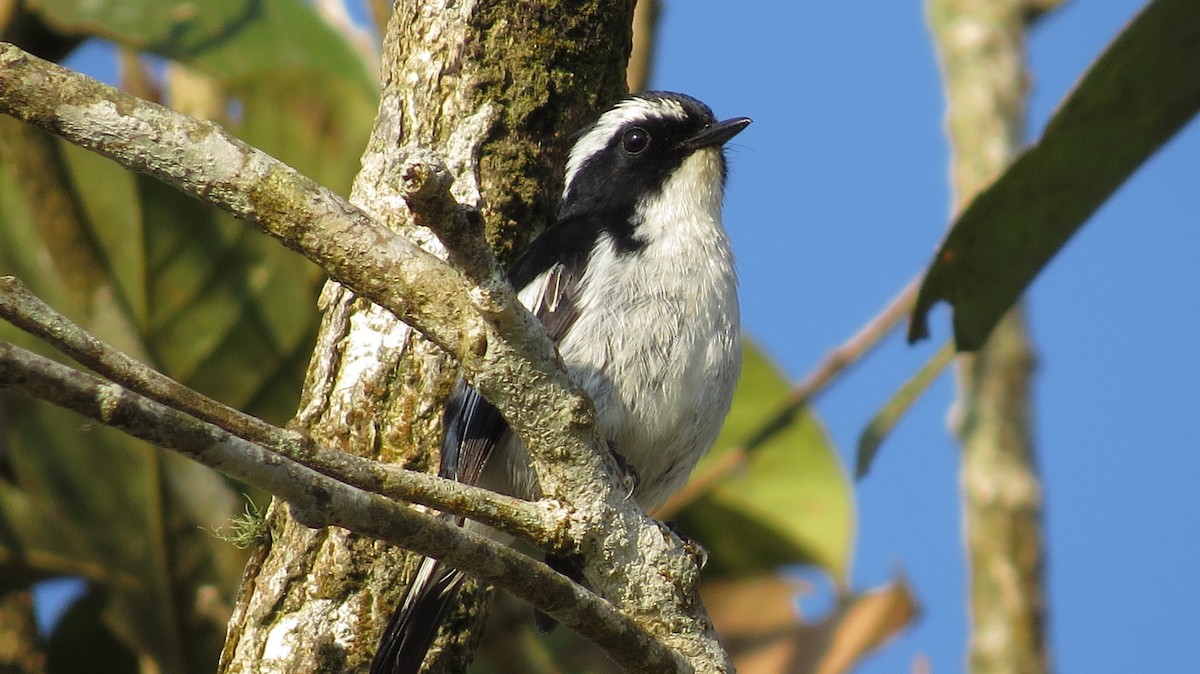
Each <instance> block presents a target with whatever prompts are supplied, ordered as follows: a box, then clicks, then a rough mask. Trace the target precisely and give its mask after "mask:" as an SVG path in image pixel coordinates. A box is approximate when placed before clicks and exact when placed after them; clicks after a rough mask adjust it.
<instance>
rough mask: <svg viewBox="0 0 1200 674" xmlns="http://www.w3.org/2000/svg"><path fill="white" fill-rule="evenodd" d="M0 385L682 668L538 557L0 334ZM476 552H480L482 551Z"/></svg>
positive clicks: (653, 666) (640, 657) (646, 668)
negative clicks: (290, 457)
mask: <svg viewBox="0 0 1200 674" xmlns="http://www.w3.org/2000/svg"><path fill="white" fill-rule="evenodd" d="M0 389H12V390H16V391H20V392H22V393H25V394H27V395H32V396H34V397H36V398H39V399H41V400H44V401H46V402H49V403H52V404H55V405H58V406H60V407H63V408H66V409H69V410H72V411H75V412H77V413H79V414H82V415H83V416H85V417H88V418H90V419H94V420H95V421H98V422H100V423H103V424H105V425H107V426H112V427H114V428H117V429H120V430H122V431H124V432H126V433H128V434H129V435H132V436H134V437H138V438H141V439H143V440H146V441H148V442H151V443H153V444H155V445H158V446H160V447H164V448H168V449H173V450H176V451H179V452H180V453H183V454H185V455H187V456H189V457H191V458H193V459H195V460H196V461H199V462H200V463H203V464H205V465H208V466H211V467H213V468H216V469H217V470H220V471H221V472H223V473H225V474H227V475H230V476H232V477H234V478H236V479H239V480H242V481H244V482H247V483H249V484H253V485H255V486H257V487H259V488H261V489H265V490H267V491H269V492H271V493H273V494H276V495H278V496H279V497H280V498H282V499H283V500H285V501H287V502H288V504H289V505H290V506H291V507H292V511H293V513H294V514H295V515H296V517H297V519H299V520H300V521H302V522H304V523H305V524H306V525H307V526H313V527H321V526H331V525H335V526H340V527H344V528H346V529H349V530H351V531H355V532H358V533H361V534H363V535H367V536H371V537H373V538H378V539H380V540H383V541H387V542H389V543H392V544H394V545H399V546H402V547H406V548H410V549H412V550H415V551H417V552H419V553H421V554H425V555H429V556H432V557H437V558H438V559H441V560H443V561H445V562H446V563H448V564H450V565H452V566H454V567H455V568H459V569H462V570H464V571H467V572H469V573H471V574H472V575H473V576H476V577H478V578H480V579H482V580H485V581H487V582H491V583H495V584H497V585H500V586H502V587H504V588H506V589H508V590H510V591H511V592H513V594H515V595H517V596H519V597H521V598H522V599H525V600H526V601H528V602H529V603H531V604H533V605H534V606H537V607H538V608H539V609H541V610H543V611H545V612H546V613H548V614H550V615H552V616H554V617H555V618H556V619H558V620H559V621H560V622H562V623H563V624H564V625H566V626H568V627H570V628H571V629H574V630H576V631H577V632H579V633H580V634H582V635H584V636H585V637H587V638H588V639H591V640H593V641H595V642H596V643H597V644H600V645H601V646H602V647H604V648H605V649H607V650H608V652H609V653H610V654H611V655H612V656H613V657H614V658H615V659H618V660H619V661H620V663H621V664H622V666H624V667H626V668H628V669H629V670H630V671H636V672H648V673H649V672H663V671H682V670H683V669H684V667H685V663H683V661H682V658H681V656H679V655H678V654H677V653H675V652H673V651H671V650H670V649H668V648H666V647H665V646H664V645H663V644H662V643H660V642H659V641H658V640H657V639H655V638H653V637H651V636H650V635H649V634H647V633H646V632H645V631H644V630H643V629H642V628H641V627H639V626H638V625H637V624H636V623H634V622H633V621H632V620H630V619H628V618H626V617H625V616H623V615H621V614H620V613H618V612H617V611H616V610H615V609H614V608H613V606H612V605H611V604H609V603H608V602H607V601H605V600H604V599H602V598H601V597H599V596H597V595H595V594H593V593H591V592H590V591H588V590H586V589H584V588H582V587H581V586H579V585H577V584H575V583H574V582H572V581H570V580H569V579H567V578H566V577H565V576H562V575H561V574H559V573H557V572H555V571H553V570H552V569H550V568H549V567H548V566H546V565H545V564H543V563H541V562H538V561H536V560H534V559H532V558H530V557H527V556H525V555H522V554H520V553H519V552H516V551H515V550H513V549H512V548H509V547H508V546H505V545H500V544H498V543H496V542H495V541H492V540H489V539H487V538H484V537H483V536H480V535H478V534H473V533H471V532H469V531H466V530H464V529H463V528H461V527H457V526H454V525H453V524H451V523H449V522H446V521H443V520H441V519H439V518H435V517H429V516H427V515H425V514H422V513H419V512H417V511H415V510H413V509H411V508H407V507H404V506H403V505H401V504H398V503H396V502H395V501H391V500H389V499H386V498H384V497H382V496H379V495H378V494H372V493H369V492H365V491H363V490H361V489H357V488H354V487H351V486H349V485H346V484H343V483H341V482H338V481H337V480H334V479H332V478H330V477H327V476H325V475H321V474H320V473H317V472H315V471H313V470H311V469H309V468H306V467H304V466H301V465H300V464H298V463H296V462H294V461H290V460H288V459H285V458H283V457H280V456H278V455H276V454H273V453H271V452H269V451H267V450H266V449H264V448H263V447H260V446H259V445H257V444H255V443H252V442H248V441H246V440H243V439H241V438H238V437H236V436H233V435H231V434H229V433H228V432H226V431H224V430H221V429H220V428H217V427H216V426H215V425H213V424H209V423H207V422H203V421H199V420H197V419H194V418H192V417H190V416H189V415H187V414H184V413H183V412H179V411H177V410H174V409H171V408H170V407H167V406H165V405H162V404H160V403H157V402H154V401H152V400H150V399H149V398H146V397H145V396H142V395H139V394H137V393H134V392H132V391H129V390H127V389H124V388H122V387H121V386H119V385H117V384H114V383H111V382H106V381H104V380H102V379H99V378H97V377H95V376H93V375H89V374H85V373H82V372H79V371H77V370H73V369H71V368H69V367H67V366H65V365H62V364H60V363H56V362H54V361H52V360H49V359H47V358H43V357H41V356H38V355H37V354H34V353H32V352H30V351H26V350H24V349H21V348H19V347H16V346H13V345H12V344H9V343H7V342H2V341H0ZM481 551H483V553H484V554H482V555H481V554H480V552H481Z"/></svg>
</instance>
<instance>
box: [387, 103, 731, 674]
mask: <svg viewBox="0 0 1200 674" xmlns="http://www.w3.org/2000/svg"><path fill="white" fill-rule="evenodd" d="M750 121H751V120H750V119H749V118H747V117H734V118H731V119H726V120H723V121H718V120H717V119H716V117H715V116H714V115H713V111H712V109H711V108H709V107H708V106H707V105H705V104H704V103H702V102H700V101H699V100H697V99H695V98H692V97H691V96H687V95H684V94H679V93H672V92H666V91H649V92H643V93H639V94H634V95H630V96H628V97H626V98H623V99H621V100H620V101H618V102H617V103H616V104H615V105H613V106H612V107H611V108H610V109H608V110H607V111H605V112H603V113H602V114H601V115H600V116H599V117H598V118H597V119H596V121H595V122H594V123H593V124H591V125H590V126H588V127H586V128H584V129H583V130H581V131H580V132H579V133H578V134H577V135H576V140H575V142H574V145H573V146H572V148H571V150H570V152H569V154H568V158H567V162H566V168H565V177H564V181H563V183H564V186H563V192H562V198H561V201H560V206H559V211H558V215H557V219H556V220H555V221H554V222H553V224H551V225H550V226H549V227H547V228H546V230H545V231H544V232H542V233H541V234H540V235H539V236H537V237H535V238H534V240H533V241H532V242H531V243H530V244H529V246H528V248H527V250H525V252H524V253H523V254H522V255H521V256H520V257H518V258H517V260H516V261H515V262H514V263H513V264H512V265H511V266H510V268H509V269H508V277H509V281H510V282H511V284H512V286H513V288H514V289H516V291H517V297H518V299H519V300H520V301H521V302H522V303H523V304H524V305H525V306H526V307H527V308H528V309H529V310H530V311H531V312H532V313H533V314H534V315H535V316H537V318H538V319H539V320H540V321H541V323H542V325H543V326H544V328H545V330H546V333H547V334H548V335H549V337H550V339H551V340H552V341H554V342H555V344H556V346H557V348H558V351H559V354H560V355H561V357H562V361H563V364H564V365H565V367H566V370H567V373H568V374H569V376H570V377H571V378H572V380H573V381H574V382H575V383H576V384H577V385H579V386H580V387H582V388H583V389H584V390H585V391H586V392H587V393H588V395H589V396H590V397H591V400H592V402H593V403H594V405H595V409H596V423H597V426H598V427H599V430H600V432H601V435H602V437H603V438H605V439H606V440H607V443H608V445H609V448H610V450H611V451H613V452H614V454H615V455H616V458H618V463H619V465H622V466H623V467H626V471H627V476H628V478H629V480H628V481H629V483H630V485H631V487H632V491H631V495H632V497H633V498H634V499H635V500H636V501H637V503H638V505H640V506H641V507H642V508H643V510H645V511H646V512H652V511H653V510H654V509H655V508H657V507H659V506H660V505H662V504H663V502H664V501H665V500H666V499H667V498H668V497H669V496H670V495H671V494H673V493H674V492H675V491H677V490H678V489H679V488H680V487H682V486H683V483H684V482H685V481H686V480H687V478H688V475H689V474H690V473H691V470H692V468H694V467H695V465H696V463H697V461H699V459H700V458H701V457H702V456H703V454H704V453H705V452H706V451H708V449H709V448H710V447H711V446H712V444H713V443H714V442H715V440H716V437H717V433H718V431H719V430H720V427H721V425H722V423H723V421H724V419H725V416H726V414H727V413H728V412H729V407H730V405H731V403H732V400H733V392H734V388H735V386H736V384H737V380H738V376H739V374H740V370H741V324H740V313H739V306H738V295H737V275H736V271H735V267H734V260H733V254H732V250H731V247H730V242H729V237H728V235H727V233H726V231H725V227H724V224H723V221H722V208H723V201H724V192H725V183H726V177H727V164H726V157H725V144H726V143H727V142H728V141H729V140H730V139H732V138H733V137H734V136H736V135H737V134H738V133H740V132H741V131H742V130H744V129H745V128H746V127H747V126H748V125H749V124H750ZM443 425H444V431H443V433H444V435H443V441H442V446H441V458H440V466H439V471H438V472H439V475H440V476H441V477H443V478H448V479H454V480H458V481H460V482H465V483H468V484H476V485H478V486H481V487H485V488H488V489H491V490H493V491H498V492H502V493H505V494H509V495H512V496H517V497H520V498H525V499H536V498H538V497H539V496H540V493H539V490H538V486H537V480H536V477H535V475H534V473H533V471H532V470H531V469H530V467H529V456H528V452H527V450H526V449H525V447H524V445H523V444H522V443H521V441H520V439H519V438H517V437H516V435H515V434H514V433H513V432H512V430H511V429H510V428H509V427H508V425H507V423H506V422H505V420H504V417H503V416H502V415H501V414H500V412H499V410H497V409H496V407H495V406H493V405H492V404H491V403H489V402H488V401H487V400H486V399H485V398H484V397H483V396H482V395H481V394H480V393H479V392H478V391H477V390H475V389H474V388H473V387H472V386H471V385H470V384H469V383H467V381H466V380H465V379H463V378H461V377H460V378H459V380H458V381H457V383H456V384H455V385H454V388H453V389H452V391H451V394H450V396H449V398H448V399H447V402H446V406H445V409H444V414H443ZM448 519H452V520H454V521H455V522H456V523H457V524H459V525H460V526H463V525H465V526H467V527H471V528H473V529H474V530H476V531H481V532H483V531H486V532H488V534H489V535H490V536H491V537H492V538H494V539H498V540H504V541H505V542H506V543H507V542H511V538H505V537H503V536H502V535H500V534H498V533H497V532H495V531H493V530H491V529H488V528H487V527H484V526H483V525H478V524H473V523H471V522H465V523H464V522H463V520H462V518H453V517H452V516H448ZM548 561H549V560H548ZM568 575H569V574H568ZM462 580H463V574H462V572H460V571H458V570H456V569H452V568H450V567H447V566H445V565H443V564H442V563H441V562H439V561H437V560H435V559H432V558H425V559H423V560H422V562H421V564H420V566H419V567H418V570H417V573H416V574H415V576H414V579H413V581H412V582H411V583H410V585H409V587H408V589H407V591H406V594H405V595H404V598H403V599H402V601H401V603H400V605H399V607H398V608H397V609H396V611H395V613H394V614H393V615H392V618H391V620H390V621H389V624H388V626H387V627H386V628H385V631H384V635H383V638H382V640H381V642H380V646H379V648H378V650H377V651H376V654H375V657H374V659H373V661H372V663H371V670H370V671H371V674H416V673H417V672H418V670H419V669H420V667H421V664H422V662H423V661H424V658H425V654H426V651H428V650H429V648H430V646H431V644H432V642H433V639H434V637H435V636H436V634H437V628H438V624H439V623H440V621H441V619H442V617H443V616H444V614H445V612H446V610H447V609H448V608H449V607H450V606H451V605H452V604H453V602H454V598H455V596H456V594H457V590H458V588H459V586H460V585H461V583H462Z"/></svg>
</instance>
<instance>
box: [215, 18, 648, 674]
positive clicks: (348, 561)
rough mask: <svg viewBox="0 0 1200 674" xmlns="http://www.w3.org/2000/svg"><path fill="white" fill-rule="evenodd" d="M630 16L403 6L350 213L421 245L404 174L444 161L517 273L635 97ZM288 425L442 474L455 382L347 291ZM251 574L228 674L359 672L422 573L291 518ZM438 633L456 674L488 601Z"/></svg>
mask: <svg viewBox="0 0 1200 674" xmlns="http://www.w3.org/2000/svg"><path fill="white" fill-rule="evenodd" d="M631 14H632V3H631V2H629V1H628V0H611V1H609V2H599V1H596V2H588V1H576V2H553V1H549V0H544V1H541V2H527V3H504V2H499V1H496V0H486V1H481V2H454V1H453V0H442V1H435V2H418V1H411V2H399V3H397V4H396V6H395V7H394V9H393V14H392V18H391V21H390V24H389V27H388V31H387V36H386V38H385V43H384V56H383V64H382V69H381V72H382V86H383V96H382V100H381V104H380V111H379V116H378V119H377V121H376V127H375V130H374V133H373V134H372V137H371V140H370V143H369V145H368V147H367V149H366V152H365V154H364V156H363V169H362V172H361V173H360V174H359V176H358V178H357V180H356V182H355V186H354V191H353V194H352V197H351V199H352V201H353V202H354V203H355V204H356V205H358V206H360V207H362V208H363V209H364V210H366V211H368V212H370V213H371V214H373V215H374V216H375V217H377V218H378V219H379V221H380V222H386V223H388V224H389V226H391V227H394V228H395V229H397V230H399V231H402V232H404V233H405V234H406V235H408V236H411V237H412V238H414V239H416V240H419V241H422V242H423V243H425V244H427V246H428V247H429V248H430V249H431V250H436V249H437V244H436V242H435V241H433V239H432V237H431V236H429V234H428V233H427V232H424V231H420V230H417V229H416V228H414V227H412V226H411V223H410V222H409V220H408V218H407V213H406V212H405V211H404V207H403V205H402V202H401V201H400V200H399V199H398V198H397V196H398V193H397V189H396V172H395V167H396V166H397V165H398V163H399V162H400V161H402V160H403V158H404V157H406V156H407V154H408V151H409V150H410V149H412V148H417V147H423V148H428V149H432V150H435V151H437V152H438V153H440V154H441V155H442V156H443V157H444V158H445V159H446V161H447V164H448V166H449V167H450V169H451V170H452V172H454V174H455V177H456V184H455V189H454V191H455V195H456V197H457V198H458V199H459V200H460V201H461V202H462V203H465V204H469V205H475V206H478V207H479V208H480V210H481V212H482V213H483V215H484V221H485V223H486V227H487V235H488V239H489V241H491V242H492V243H493V245H494V246H495V248H496V249H497V250H498V251H499V252H500V254H501V256H502V259H510V258H511V254H512V251H514V250H516V249H518V248H519V247H520V246H521V245H522V244H523V243H524V242H525V241H526V240H528V237H529V236H530V235H531V234H533V233H536V231H538V230H540V228H541V227H542V226H544V225H545V224H546V223H547V222H548V220H549V218H550V217H551V214H552V210H553V207H554V204H555V201H556V199H557V194H558V192H559V190H560V188H561V175H560V174H561V166H562V164H563V160H564V157H565V152H566V150H567V149H568V136H569V134H570V133H572V132H573V131H574V130H576V129H577V128H579V127H580V126H581V125H582V124H583V123H585V121H586V120H587V119H588V117H590V116H591V115H592V114H593V111H595V110H597V109H600V108H602V107H604V106H606V105H607V104H608V103H609V102H610V101H611V100H613V99H615V98H616V97H617V96H619V95H620V94H621V93H623V91H624V84H623V82H624V80H623V76H624V63H625V58H626V57H627V55H628V51H629V39H630V38H629V31H630V28H629V26H630V17H631ZM321 310H322V311H323V312H324V318H323V322H322V327H321V333H320V336H319V338H318V343H317V348H316V351H315V353H314V356H313V359H312V362H311V364H310V367H309V374H308V378H307V382H306V384H305V391H304V397H303V400H302V401H301V406H300V411H299V412H298V414H297V417H296V421H295V423H296V424H297V425H298V426H299V427H301V428H302V429H304V430H306V431H308V432H309V433H311V434H312V435H313V437H314V438H315V439H317V440H318V441H319V442H322V443H324V444H326V445H328V446H331V447H336V448H341V449H343V450H345V451H348V452H354V453H356V454H360V455H364V456H369V457H376V458H381V459H384V460H387V461H393V462H397V463H403V464H405V465H407V466H411V467H417V468H422V469H429V470H432V469H433V468H434V467H435V466H436V451H435V448H436V447H437V445H438V441H439V437H440V415H441V400H442V398H443V397H444V395H445V394H446V392H447V391H448V389H449V385H450V383H451V381H452V380H453V377H454V375H455V372H456V370H455V368H454V366H453V364H452V363H448V362H447V361H446V360H445V359H444V357H443V356H442V355H441V353H440V352H439V351H438V350H437V349H436V348H435V347H432V346H431V345H429V344H428V343H427V342H425V341H423V340H421V339H419V338H417V337H415V336H414V334H413V333H412V332H411V331H410V330H409V329H408V328H407V327H405V326H404V325H403V324H401V323H399V322H398V321H396V320H395V318H394V317H393V316H392V315H391V314H388V313H386V312H384V311H382V310H380V309H378V308H377V307H375V306H374V305H371V304H369V303H367V302H365V301H363V300H359V299H356V298H355V297H354V296H353V295H352V293H350V292H349V291H347V290H346V289H344V288H343V287H341V286H340V285H337V284H332V283H331V284H330V285H329V286H328V287H327V288H326V289H325V292H324V293H323V295H322V299H321ZM271 525H272V531H273V537H272V539H271V541H270V542H269V543H267V544H266V545H264V547H263V549H262V550H260V551H259V554H258V555H257V556H256V558H255V560H254V561H253V562H252V563H251V564H250V566H249V567H248V568H247V572H246V575H245V578H244V579H243V586H242V591H241V596H240V597H239V601H238V606H237V614H236V615H235V617H234V620H233V622H232V623H231V625H230V632H229V637H228V640H227V644H226V649H225V653H224V654H223V657H222V667H221V669H222V671H226V672H296V671H321V672H338V671H347V672H349V671H363V670H365V668H366V665H367V663H368V662H369V659H370V656H371V654H372V653H373V651H374V648H375V645H376V642H377V640H378V637H379V634H380V632H381V630H382V628H383V626H384V624H385V623H386V621H387V619H388V617H389V615H390V613H391V611H392V609H393V608H394V606H395V605H396V603H397V601H398V599H399V596H400V593H401V591H402V590H403V587H404V582H403V579H404V578H405V577H406V576H407V574H408V573H410V572H411V571H412V568H413V566H414V560H412V559H410V558H409V557H408V556H407V555H405V554H404V553H403V552H402V551H399V550H395V549H390V548H385V546H383V545H382V544H378V543H375V542H373V541H370V540H365V539H363V538H361V537H357V536H354V535H352V534H349V533H348V532H346V531H344V530H340V529H323V530H310V529H307V528H305V527H304V526H302V525H300V524H298V523H296V522H294V521H293V520H292V519H291V517H290V516H289V514H288V513H287V511H286V509H285V508H281V507H275V508H273V509H272V512H271ZM464 596H465V597H466V600H465V602H464V608H463V609H462V610H460V611H459V612H458V613H457V614H456V615H455V616H454V617H452V618H451V620H450V621H449V624H448V627H449V629H446V630H444V632H445V633H447V634H449V635H450V638H449V639H443V640H442V642H441V651H440V655H438V656H437V658H436V660H435V662H434V664H433V665H432V667H431V669H430V671H461V670H462V669H463V668H464V666H465V663H466V662H467V661H468V660H469V658H470V653H471V650H472V646H473V642H474V641H475V639H476V635H477V631H478V630H477V629H473V626H475V625H477V624H478V618H477V617H476V615H477V614H478V613H479V610H478V606H479V605H480V604H481V603H482V600H483V597H482V593H481V592H479V591H478V590H473V591H469V592H466V593H464Z"/></svg>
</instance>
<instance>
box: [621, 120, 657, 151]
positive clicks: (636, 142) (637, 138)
mask: <svg viewBox="0 0 1200 674" xmlns="http://www.w3.org/2000/svg"><path fill="white" fill-rule="evenodd" d="M649 144H650V134H649V133H647V132H646V130H645V129H643V128H642V127H640V126H635V127H633V128H632V129H630V130H628V131H626V132H625V135H624V136H621V148H622V149H624V150H625V151H626V152H628V153H629V154H641V153H642V152H645V150H646V146H648V145H649Z"/></svg>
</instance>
